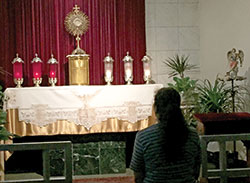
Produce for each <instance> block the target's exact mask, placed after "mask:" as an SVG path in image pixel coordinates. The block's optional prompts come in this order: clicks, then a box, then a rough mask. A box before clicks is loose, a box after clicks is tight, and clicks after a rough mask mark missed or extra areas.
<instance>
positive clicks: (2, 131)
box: [0, 86, 11, 140]
mask: <svg viewBox="0 0 250 183" xmlns="http://www.w3.org/2000/svg"><path fill="white" fill-rule="evenodd" d="M3 100H4V94H3V92H2V86H0V101H1V103H0V140H8V139H9V137H10V136H11V133H10V132H8V131H7V130H6V128H5V127H4V124H5V123H6V118H7V113H6V112H5V111H4V110H3Z"/></svg>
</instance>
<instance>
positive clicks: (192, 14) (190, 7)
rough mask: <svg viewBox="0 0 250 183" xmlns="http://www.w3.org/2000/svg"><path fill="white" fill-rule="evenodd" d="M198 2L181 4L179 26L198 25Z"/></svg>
mask: <svg viewBox="0 0 250 183" xmlns="http://www.w3.org/2000/svg"><path fill="white" fill-rule="evenodd" d="M198 25H199V6H198V3H187V4H186V3H185V4H183V3H182V4H179V26H198Z"/></svg>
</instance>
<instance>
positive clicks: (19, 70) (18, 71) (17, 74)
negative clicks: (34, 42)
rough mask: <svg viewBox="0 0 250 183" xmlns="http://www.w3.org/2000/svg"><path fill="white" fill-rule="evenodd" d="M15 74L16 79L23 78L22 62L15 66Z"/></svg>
mask: <svg viewBox="0 0 250 183" xmlns="http://www.w3.org/2000/svg"><path fill="white" fill-rule="evenodd" d="M13 73H14V78H15V79H21V78H23V67H22V62H16V63H14V64H13Z"/></svg>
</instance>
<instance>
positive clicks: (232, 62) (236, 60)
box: [225, 48, 244, 80]
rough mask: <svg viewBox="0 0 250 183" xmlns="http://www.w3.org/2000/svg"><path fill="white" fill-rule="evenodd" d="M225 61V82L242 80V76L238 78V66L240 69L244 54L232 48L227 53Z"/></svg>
mask: <svg viewBox="0 0 250 183" xmlns="http://www.w3.org/2000/svg"><path fill="white" fill-rule="evenodd" d="M227 59H228V62H229V71H228V72H226V76H225V77H226V79H227V80H235V79H236V80H243V79H244V78H243V77H242V76H238V72H239V66H238V65H239V64H240V67H242V62H243V60H244V53H243V51H242V50H239V51H238V53H237V52H236V49H235V48H233V49H232V50H231V51H229V52H227Z"/></svg>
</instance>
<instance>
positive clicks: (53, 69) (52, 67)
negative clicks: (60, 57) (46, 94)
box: [47, 54, 58, 86]
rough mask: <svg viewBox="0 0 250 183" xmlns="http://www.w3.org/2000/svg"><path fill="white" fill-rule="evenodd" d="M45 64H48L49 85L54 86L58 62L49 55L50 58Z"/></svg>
mask: <svg viewBox="0 0 250 183" xmlns="http://www.w3.org/2000/svg"><path fill="white" fill-rule="evenodd" d="M47 64H49V84H51V86H55V85H56V83H57V66H58V62H57V60H56V59H55V58H54V55H53V54H51V58H50V59H49V60H48V62H47Z"/></svg>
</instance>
